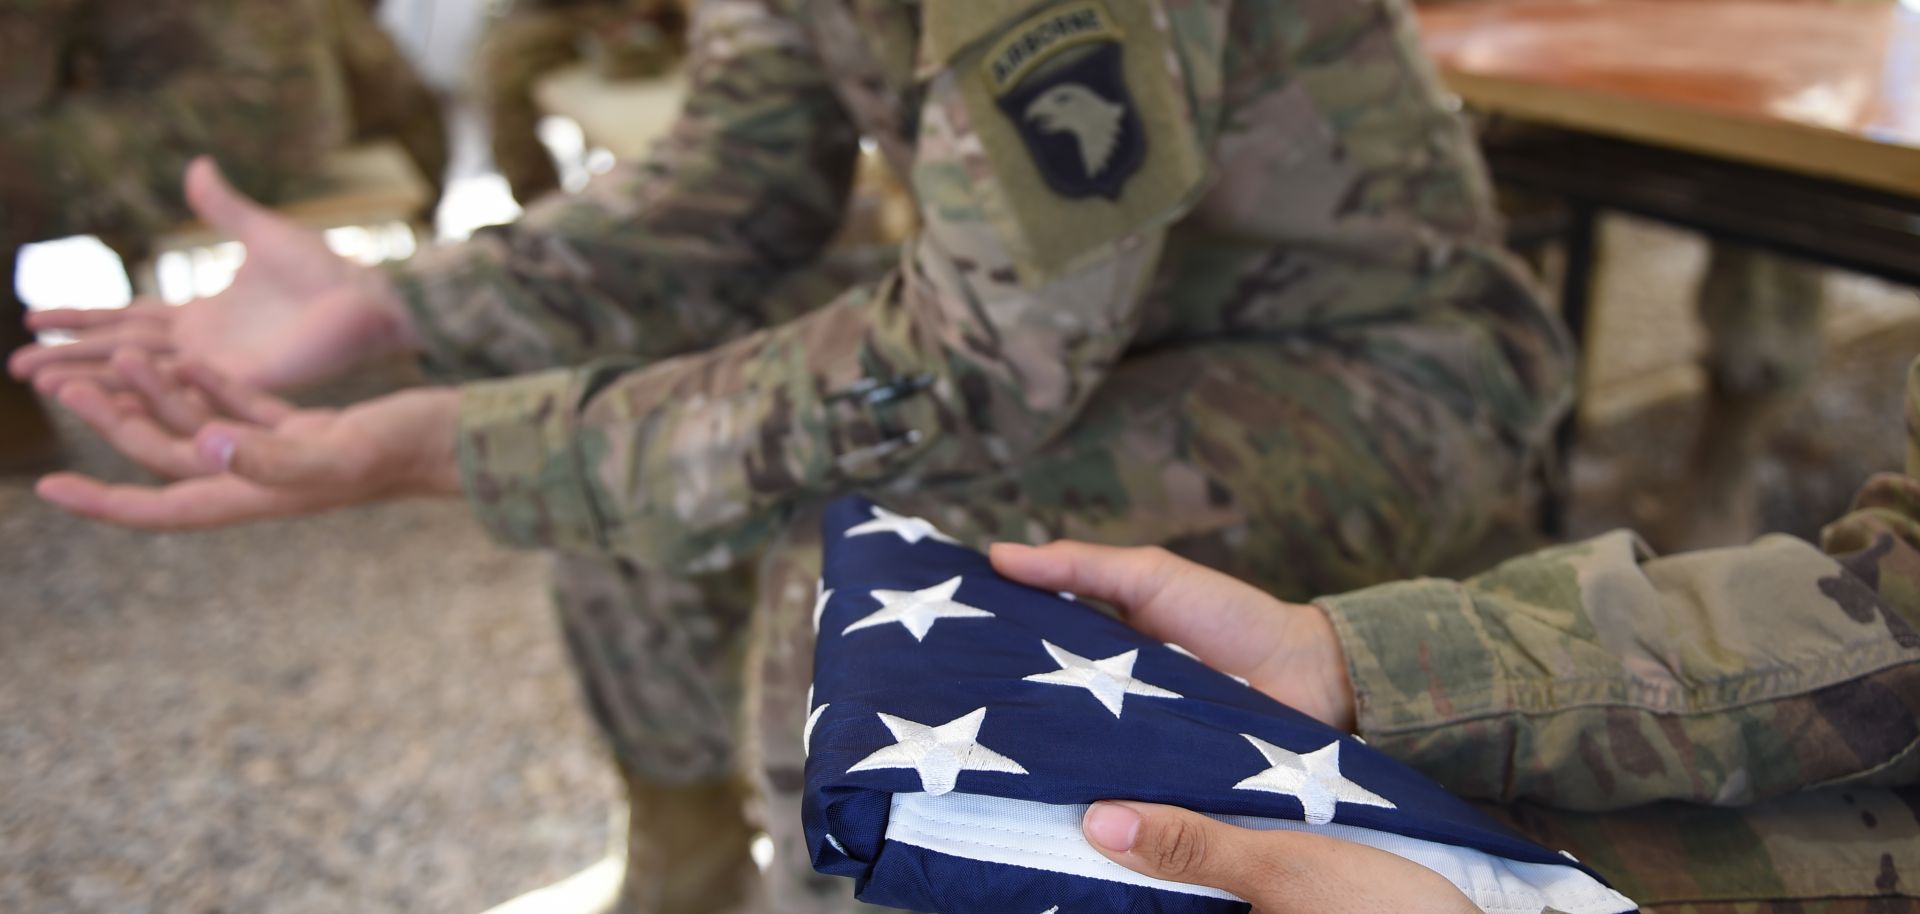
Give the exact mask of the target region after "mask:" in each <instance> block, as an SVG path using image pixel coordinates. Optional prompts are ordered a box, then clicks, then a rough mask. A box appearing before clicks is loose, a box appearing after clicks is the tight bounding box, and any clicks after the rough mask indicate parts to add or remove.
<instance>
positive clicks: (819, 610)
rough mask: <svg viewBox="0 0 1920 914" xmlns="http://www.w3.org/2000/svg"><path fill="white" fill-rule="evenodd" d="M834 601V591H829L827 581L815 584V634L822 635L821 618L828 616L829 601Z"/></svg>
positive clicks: (823, 580)
mask: <svg viewBox="0 0 1920 914" xmlns="http://www.w3.org/2000/svg"><path fill="white" fill-rule="evenodd" d="M831 599H833V591H831V590H828V589H827V582H826V579H824V578H822V579H821V580H818V581H815V582H813V633H814V634H816V635H817V634H820V617H821V616H822V615H825V614H826V611H827V601H828V600H831Z"/></svg>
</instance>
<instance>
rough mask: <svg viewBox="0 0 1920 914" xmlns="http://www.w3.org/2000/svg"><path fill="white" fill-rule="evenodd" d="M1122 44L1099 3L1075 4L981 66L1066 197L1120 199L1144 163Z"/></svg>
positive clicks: (1027, 27) (1049, 15)
mask: <svg viewBox="0 0 1920 914" xmlns="http://www.w3.org/2000/svg"><path fill="white" fill-rule="evenodd" d="M1122 37H1123V36H1122V34H1121V32H1120V29H1119V27H1118V26H1116V25H1115V24H1114V22H1113V20H1112V18H1111V17H1110V16H1108V15H1107V11H1106V9H1105V8H1104V7H1102V6H1101V5H1100V4H1099V3H1094V2H1081V3H1073V4H1069V5H1067V6H1064V7H1058V8H1055V9H1052V10H1049V11H1047V12H1045V13H1042V14H1040V15H1038V16H1035V17H1033V18H1031V19H1028V20H1027V21H1026V22H1023V23H1021V24H1020V25H1018V26H1015V27H1014V28H1013V29H1012V31H1010V32H1009V33H1008V34H1007V36H1006V37H1005V38H1002V39H1001V40H1000V41H999V42H998V43H996V44H995V45H994V46H993V47H992V48H991V49H990V50H989V51H988V52H987V54H986V57H985V59H984V60H983V61H981V63H980V66H981V67H982V68H983V69H984V71H985V73H984V75H985V77H986V79H987V82H988V85H989V86H990V87H991V88H992V92H993V95H994V98H995V101H996V102H997V104H998V105H999V107H1000V110H1001V111H1002V112H1003V113H1005V114H1006V116H1007V117H1009V118H1011V119H1012V120H1013V122H1014V125H1015V127H1016V129H1018V130H1019V131H1020V138H1021V139H1022V140H1023V141H1024V142H1025V143H1026V146H1027V150H1028V152H1029V153H1030V154H1032V156H1033V162H1034V167H1036V168H1037V169H1039V171H1040V177H1041V178H1042V179H1043V180H1045V181H1046V182H1047V186H1048V187H1049V188H1051V189H1052V190H1053V192H1054V193H1057V194H1059V195H1060V196H1063V197H1068V198H1076V197H1086V196H1090V195H1093V194H1099V195H1100V196H1102V197H1106V198H1107V199H1109V200H1114V199H1118V198H1119V196H1120V191H1121V189H1122V188H1123V187H1125V186H1126V183H1127V179H1128V178H1130V177H1132V176H1133V174H1134V172H1136V171H1138V170H1139V169H1140V164H1141V163H1142V162H1144V161H1145V160H1146V153H1147V150H1146V131H1145V130H1144V129H1142V127H1141V125H1140V113H1139V111H1138V110H1137V109H1136V108H1135V106H1134V103H1133V97H1132V96H1131V95H1130V94H1129V93H1128V92H1127V79H1126V70H1125V68H1124V67H1123V63H1122V55H1123V54H1125V53H1126V49H1125V47H1124V46H1123V45H1122V44H1121V38H1122Z"/></svg>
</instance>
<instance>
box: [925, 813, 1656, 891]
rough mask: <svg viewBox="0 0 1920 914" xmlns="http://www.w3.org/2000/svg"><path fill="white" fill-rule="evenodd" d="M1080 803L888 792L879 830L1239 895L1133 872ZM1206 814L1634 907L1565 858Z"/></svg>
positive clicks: (1480, 885)
mask: <svg viewBox="0 0 1920 914" xmlns="http://www.w3.org/2000/svg"><path fill="white" fill-rule="evenodd" d="M1086 810H1087V807H1085V806H1078V805H1076V806H1066V805H1055V804H1050V803H1037V802H1034V801H1032V800H1013V799H1007V798H1004V797H989V796H981V795H979V794H968V793H948V794H943V795H940V796H934V795H932V794H928V793H897V794H894V795H893V808H892V813H891V815H890V816H889V818H888V820H887V840H888V841H892V842H896V843H899V844H907V845H912V846H914V847H919V848H924V849H926V850H930V851H934V852H936V853H940V854H946V855H948V856H951V857H960V858H963V859H967V860H978V861H982V862H985V863H999V864H1006V865H1010V866H1023V867H1027V868H1029V869H1038V870H1045V871H1047V872H1052V873H1061V874H1064V875H1069V876H1083V877H1086V878H1089V879H1103V880H1106V881H1109V882H1122V883H1126V884H1129V885H1137V886H1144V887H1147V888H1155V889H1164V890H1166V891H1171V892H1183V893H1186V894H1190V895H1201V896H1205V897H1209V898H1227V899H1234V900H1236V901H1237V900H1240V899H1238V898H1236V897H1235V896H1233V895H1230V894H1228V893H1226V892H1222V891H1219V890H1218V889H1210V888H1206V887H1203V886H1196V885H1186V884H1184V883H1178V882H1167V881H1165V880H1162V879H1153V878H1150V877H1147V876H1142V875H1140V874H1138V873H1135V872H1133V871H1132V870H1129V869H1127V868H1126V867H1123V866H1120V865H1119V864H1117V863H1114V862H1113V861H1111V860H1108V859H1107V858H1105V857H1102V856H1100V853H1099V852H1098V851H1095V850H1094V849H1093V848H1092V847H1091V846H1090V845H1088V844H1087V841H1086V838H1084V837H1082V835H1081V833H1080V819H1081V817H1082V816H1083V815H1085V813H1086ZM1214 818H1216V819H1219V820H1221V821H1223V822H1227V823H1229V824H1232V825H1238V826H1242V827H1245V828H1260V829H1288V830H1291V831H1304V832H1311V833H1313V834H1317V835H1325V836H1327V837H1330V838H1339V839H1342V840H1346V841H1352V842H1355V843H1357V844H1365V845H1367V846H1369V847H1373V848H1377V849H1379V850H1383V851H1386V852H1388V853H1391V854H1396V855H1398V856H1401V857H1404V858H1406V859H1408V860H1411V861H1413V862H1415V863H1418V864H1420V865H1422V866H1424V867H1426V868H1428V869H1430V870H1433V871H1434V872H1436V873H1439V874H1440V875H1442V876H1444V877H1446V878H1447V879H1448V880H1449V881H1450V882H1452V883H1453V884H1454V885H1455V886H1458V887H1459V888H1460V891H1461V892H1462V893H1464V894H1465V895H1466V896H1467V897H1468V898H1470V899H1472V900H1473V902H1474V903H1475V904H1476V905H1478V906H1479V907H1480V909H1481V910H1482V911H1486V912H1488V914H1539V912H1540V911H1541V910H1542V909H1545V908H1551V909H1553V910H1557V911H1565V912H1567V914H1622V912H1627V911H1632V910H1635V908H1636V906H1635V905H1634V903H1633V902H1632V901H1631V900H1629V899H1628V898H1627V897H1626V896H1624V895H1621V894H1620V893H1618V892H1615V891H1613V890H1612V889H1609V888H1607V887H1606V886H1605V885H1602V884H1601V883H1600V882H1599V881H1598V880H1596V879H1594V878H1593V877H1592V876H1589V875H1587V874H1586V873H1585V872H1583V871H1581V870H1579V869H1576V868H1574V867H1571V866H1560V865H1555V864H1545V863H1515V862H1513V861H1511V860H1506V859H1503V858H1500V857H1495V856H1493V855H1491V854H1487V853H1484V852H1481V851H1477V850H1472V849H1469V848H1462V847H1454V846H1451V845H1446V844H1439V843H1436V842H1432V841H1421V840H1418V839H1414V838H1407V837H1403V836H1400V835H1396V834H1392V833H1390V832H1380V831H1374V830H1371V829H1365V828H1356V827H1354V826H1351V825H1340V824H1337V823H1335V824H1329V825H1317V826H1309V825H1307V824H1305V823H1303V822H1298V821H1294V820H1291V819H1264V818H1254V817H1250V816H1214Z"/></svg>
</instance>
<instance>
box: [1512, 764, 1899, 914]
mask: <svg viewBox="0 0 1920 914" xmlns="http://www.w3.org/2000/svg"><path fill="white" fill-rule="evenodd" d="M1488 811H1490V812H1492V813H1494V814H1495V815H1496V816H1498V817H1501V818H1504V819H1506V820H1507V821H1508V822H1509V823H1511V824H1513V825H1514V826H1515V827H1516V828H1518V829H1519V830H1520V831H1521V832H1522V833H1524V834H1526V835H1528V836H1529V837H1531V838H1533V839H1534V840H1536V841H1539V842H1540V843H1542V844H1544V845H1546V846H1547V847H1551V848H1555V849H1562V850H1566V851H1567V852H1569V853H1571V854H1573V855H1574V856H1575V857H1578V858H1579V859H1580V860H1581V861H1582V862H1584V863H1586V864H1587V865H1589V866H1591V867H1593V868H1594V869H1595V870H1597V871H1599V872H1600V873H1601V874H1602V875H1604V876H1606V877H1607V879H1608V880H1609V881H1610V882H1612V883H1613V885H1614V887H1615V888H1618V889H1620V890H1621V891H1622V892H1623V893H1625V894H1626V895H1627V896H1628V897H1630V898H1632V899H1634V900H1635V901H1637V902H1639V903H1640V904H1641V905H1642V906H1643V907H1642V910H1645V911H1647V912H1649V914H1902V912H1916V911H1920V901H1916V899H1920V788H1912V787H1908V788H1901V789H1896V790H1883V789H1846V788H1830V789H1826V790H1817V791H1809V792H1806V793H1799V794H1792V795H1789V796H1785V797H1781V798H1779V799H1776V800H1772V801H1769V802H1766V803H1761V804H1758V805H1754V806H1747V807H1732V808H1730V807H1722V806H1696V805H1691V804H1685V803H1662V804H1656V805H1652V806H1643V807H1638V808H1634V809H1628V810H1623V811H1620V812H1613V813H1603V814H1584V813H1570V812H1561V811H1558V810H1550V809H1543V808H1540V807H1533V806H1523V807H1515V808H1511V809H1505V810H1500V809H1489V810H1488Z"/></svg>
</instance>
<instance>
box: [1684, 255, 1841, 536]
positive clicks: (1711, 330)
mask: <svg viewBox="0 0 1920 914" xmlns="http://www.w3.org/2000/svg"><path fill="white" fill-rule="evenodd" d="M1825 276H1826V271H1825V270H1823V269H1821V268H1820V267H1818V266H1815V265H1814V264H1811V263H1806V262H1803V261H1799V260H1793V259H1790V258H1786V257H1782V256H1779V255H1775V254H1768V253H1765V252H1761V251H1756V250H1753V249H1751V248H1746V247H1741V246H1738V245H1733V244H1724V243H1722V244H1715V245H1714V246H1713V249H1712V253H1711V254H1710V256H1709V259H1708V262H1707V273H1706V276H1705V277H1704V278H1703V279H1702V281H1701V283H1700V287H1699V290H1698V291H1697V293H1696V297H1695V308H1696V313H1697V314H1698V316H1699V320H1700V324H1701V326H1702V328H1703V329H1704V330H1705V331H1706V337H1707V340H1706V342H1707V346H1706V350H1705V351H1704V352H1703V353H1701V356H1700V367H1701V369H1702V370H1703V372H1704V373H1705V374H1706V380H1707V400H1706V410H1705V413H1704V415H1703V417H1702V421H1701V424H1700V427H1699V429H1698V430H1697V431H1696V433H1695V435H1694V440H1693V448H1692V453H1691V455H1690V457H1689V461H1688V469H1687V473H1686V479H1687V490H1686V491H1685V492H1682V493H1679V494H1678V495H1677V497H1675V498H1674V499H1673V501H1674V502H1675V504H1674V505H1673V506H1672V508H1671V509H1670V511H1669V514H1670V516H1671V518H1672V521H1671V522H1669V523H1665V524H1662V525H1661V528H1662V529H1657V530H1652V531H1649V535H1650V536H1652V537H1654V538H1655V539H1656V540H1658V541H1660V542H1661V543H1662V546H1663V547H1664V548H1668V549H1686V548H1694V547H1699V546H1712V545H1725V544H1727V543H1731V542H1739V541H1742V540H1745V539H1747V538H1750V537H1752V536H1754V535H1755V534H1756V533H1758V532H1759V527H1760V525H1759V517H1758V511H1759V498H1758V496H1757V494H1756V493H1755V492H1754V491H1753V466H1754V463H1755V460H1756V458H1757V457H1758V456H1759V452H1760V449H1761V448H1763V447H1764V446H1765V444H1766V439H1767V436H1768V435H1770V434H1771V433H1772V432H1773V431H1774V430H1775V426H1776V424H1777V422H1778V420H1779V418H1780V416H1781V415H1782V414H1783V413H1784V412H1785V411H1786V409H1787V408H1788V407H1790V406H1792V405H1793V403H1794V402H1795V401H1796V399H1797V398H1798V396H1799V395H1800V393H1801V392H1802V391H1804V390H1805V389H1806V386H1807V384H1808V383H1809V382H1810V381H1811V380H1812V378H1813V374H1814V372H1815V370H1816V369H1818V368H1819V365H1820V358H1821V354H1822V352H1823V338H1822V333H1821V318H1822V316H1823V315H1824V313H1825V307H1824V305H1825V297H1824V291H1823V282H1824V277H1825Z"/></svg>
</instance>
